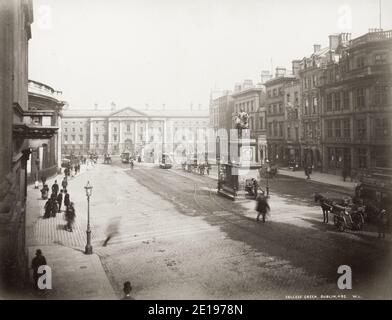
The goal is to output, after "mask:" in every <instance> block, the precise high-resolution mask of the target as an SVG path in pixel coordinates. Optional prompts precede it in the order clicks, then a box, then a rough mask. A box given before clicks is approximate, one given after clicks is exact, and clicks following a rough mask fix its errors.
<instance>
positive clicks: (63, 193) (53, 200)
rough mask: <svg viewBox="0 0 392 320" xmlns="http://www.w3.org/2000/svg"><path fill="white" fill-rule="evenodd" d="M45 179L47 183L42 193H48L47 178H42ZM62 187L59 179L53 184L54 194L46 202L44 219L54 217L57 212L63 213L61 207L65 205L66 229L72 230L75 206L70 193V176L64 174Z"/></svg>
mask: <svg viewBox="0 0 392 320" xmlns="http://www.w3.org/2000/svg"><path fill="white" fill-rule="evenodd" d="M42 180H45V184H44V186H43V188H42V190H41V193H42V194H44V193H46V194H47V193H48V190H49V188H48V185H47V184H46V178H45V179H42ZM61 186H62V189H61V190H60V187H59V185H58V183H57V180H55V181H54V183H53V185H52V194H51V196H50V197H49V199H48V200H47V201H46V203H45V207H44V209H45V212H44V216H43V218H44V219H48V218H54V217H56V215H57V213H61V207H62V206H63V205H64V206H65V220H66V221H67V224H66V226H65V230H67V231H70V232H72V226H73V223H74V221H75V217H76V214H75V207H74V203H73V202H71V200H70V195H69V193H68V190H67V187H68V177H67V175H65V176H64V178H63V181H62V182H61Z"/></svg>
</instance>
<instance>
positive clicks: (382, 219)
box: [377, 209, 389, 239]
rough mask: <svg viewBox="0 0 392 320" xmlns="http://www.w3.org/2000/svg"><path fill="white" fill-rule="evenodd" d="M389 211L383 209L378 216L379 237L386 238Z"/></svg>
mask: <svg viewBox="0 0 392 320" xmlns="http://www.w3.org/2000/svg"><path fill="white" fill-rule="evenodd" d="M388 222H389V221H388V213H387V211H386V210H385V209H381V210H380V212H379V213H378V217H377V230H378V238H379V239H381V238H385V231H386V229H387V226H388Z"/></svg>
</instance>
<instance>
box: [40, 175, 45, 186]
mask: <svg viewBox="0 0 392 320" xmlns="http://www.w3.org/2000/svg"><path fill="white" fill-rule="evenodd" d="M41 182H42V188H43V187H44V186H45V184H46V177H45V176H41Z"/></svg>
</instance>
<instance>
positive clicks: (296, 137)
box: [295, 127, 299, 141]
mask: <svg viewBox="0 0 392 320" xmlns="http://www.w3.org/2000/svg"><path fill="white" fill-rule="evenodd" d="M295 140H296V141H298V140H299V131H298V127H295Z"/></svg>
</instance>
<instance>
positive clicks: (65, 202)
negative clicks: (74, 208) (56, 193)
mask: <svg viewBox="0 0 392 320" xmlns="http://www.w3.org/2000/svg"><path fill="white" fill-rule="evenodd" d="M63 193H64V205H65V210H67V208H68V206H69V205H70V204H71V200H70V198H69V193H68V191H67V190H63Z"/></svg>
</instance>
